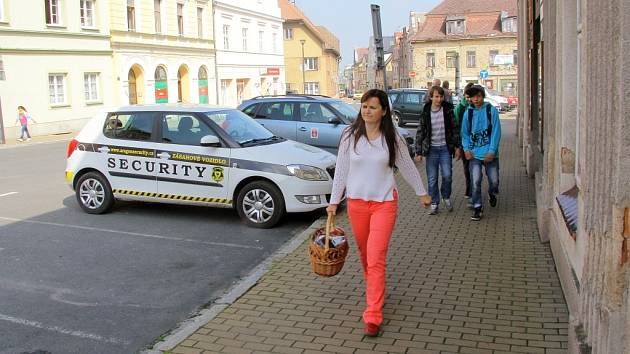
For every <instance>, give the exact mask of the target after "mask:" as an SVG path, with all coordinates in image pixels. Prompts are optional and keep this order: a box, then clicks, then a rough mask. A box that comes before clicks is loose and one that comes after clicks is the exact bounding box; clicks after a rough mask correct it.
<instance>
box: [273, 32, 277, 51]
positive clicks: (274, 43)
mask: <svg viewBox="0 0 630 354" xmlns="http://www.w3.org/2000/svg"><path fill="white" fill-rule="evenodd" d="M277 39H278V34H277V33H272V34H271V51H272V52H273V53H277V52H278V45H277V44H276V40H277Z"/></svg>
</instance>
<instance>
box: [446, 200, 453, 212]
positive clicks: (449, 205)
mask: <svg viewBox="0 0 630 354" xmlns="http://www.w3.org/2000/svg"><path fill="white" fill-rule="evenodd" d="M444 206H445V207H446V210H448V211H453V204H452V203H451V200H450V199H444Z"/></svg>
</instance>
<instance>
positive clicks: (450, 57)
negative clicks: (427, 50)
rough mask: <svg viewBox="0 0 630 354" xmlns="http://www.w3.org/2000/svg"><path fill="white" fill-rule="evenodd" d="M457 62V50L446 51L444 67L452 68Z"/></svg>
mask: <svg viewBox="0 0 630 354" xmlns="http://www.w3.org/2000/svg"><path fill="white" fill-rule="evenodd" d="M456 64H457V52H446V67H447V68H454V67H455V66H456Z"/></svg>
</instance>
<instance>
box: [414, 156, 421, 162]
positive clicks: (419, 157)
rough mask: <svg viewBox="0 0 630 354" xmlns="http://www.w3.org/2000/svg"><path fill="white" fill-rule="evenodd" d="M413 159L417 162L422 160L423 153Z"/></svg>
mask: <svg viewBox="0 0 630 354" xmlns="http://www.w3.org/2000/svg"><path fill="white" fill-rule="evenodd" d="M413 160H414V161H416V162H422V155H416V156H415V157H414V158H413Z"/></svg>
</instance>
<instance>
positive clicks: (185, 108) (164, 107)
mask: <svg viewBox="0 0 630 354" xmlns="http://www.w3.org/2000/svg"><path fill="white" fill-rule="evenodd" d="M232 109H234V108H231V107H224V106H215V105H209V104H187V103H180V104H146V105H143V104H139V105H132V106H121V107H118V108H116V109H114V110H113V112H200V113H203V112H219V111H225V110H232Z"/></svg>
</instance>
